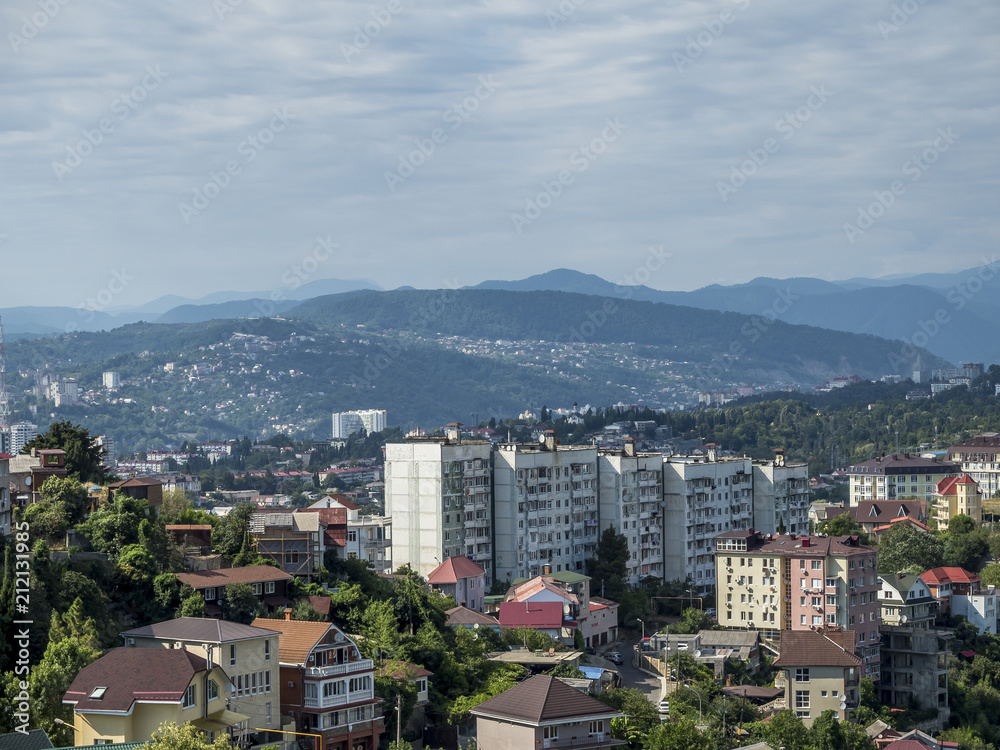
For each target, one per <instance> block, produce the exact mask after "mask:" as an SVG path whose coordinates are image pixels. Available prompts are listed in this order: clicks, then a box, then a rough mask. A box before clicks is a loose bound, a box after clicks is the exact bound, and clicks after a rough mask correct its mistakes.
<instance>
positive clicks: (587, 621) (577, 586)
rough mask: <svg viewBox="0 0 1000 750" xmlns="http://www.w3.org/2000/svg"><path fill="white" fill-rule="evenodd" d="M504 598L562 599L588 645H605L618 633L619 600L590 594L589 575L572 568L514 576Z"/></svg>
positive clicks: (564, 612)
mask: <svg viewBox="0 0 1000 750" xmlns="http://www.w3.org/2000/svg"><path fill="white" fill-rule="evenodd" d="M504 601H508V602H562V604H563V614H564V617H566V618H568V619H573V620H575V621H576V622H577V624H578V626H579V628H580V631H581V633H582V634H583V638H584V645H585V646H587V647H596V646H600V645H604V644H606V643H608V642H610V641H613V640H615V638H617V637H618V603H617V602H613V601H611V600H610V599H603V598H600V597H591V595H590V577H589V576H585V575H582V574H580V573H576V572H574V571H570V570H561V571H557V572H555V573H546V574H545V575H541V576H535V577H534V578H530V579H517V580H515V581H514V582H513V585H512V586H511V587H510V589H508V591H507V594H506V595H505V596H504ZM491 608H492V607H491ZM497 611H499V607H498V608H497Z"/></svg>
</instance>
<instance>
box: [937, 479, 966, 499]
mask: <svg viewBox="0 0 1000 750" xmlns="http://www.w3.org/2000/svg"><path fill="white" fill-rule="evenodd" d="M959 484H976V480H975V479H973V478H972V477H970V476H969V475H968V474H963V475H962V476H960V477H945V478H944V479H942V480H941V481H940V482H938V485H937V494H939V495H942V496H945V495H954V494H957V493H958V488H957V485H959Z"/></svg>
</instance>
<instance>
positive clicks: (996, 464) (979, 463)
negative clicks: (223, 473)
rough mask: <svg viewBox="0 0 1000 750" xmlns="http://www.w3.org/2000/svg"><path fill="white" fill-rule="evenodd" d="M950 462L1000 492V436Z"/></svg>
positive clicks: (972, 444) (989, 493) (986, 490)
mask: <svg viewBox="0 0 1000 750" xmlns="http://www.w3.org/2000/svg"><path fill="white" fill-rule="evenodd" d="M14 452H15V453H16V452H17V451H14ZM948 460H949V461H953V462H954V463H956V464H958V466H959V467H960V468H961V471H963V472H965V473H967V474H968V475H969V476H971V477H972V478H973V480H975V482H976V484H978V485H979V489H980V491H981V492H982V493H983V495H984V496H986V497H993V496H995V495H996V494H997V492H1000V435H997V434H996V433H995V432H993V433H986V434H984V435H978V436H977V437H974V438H972V440H967V441H965V442H964V443H959V444H958V445H953V446H951V447H950V448H949V449H948Z"/></svg>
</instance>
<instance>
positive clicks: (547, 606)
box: [499, 601, 580, 646]
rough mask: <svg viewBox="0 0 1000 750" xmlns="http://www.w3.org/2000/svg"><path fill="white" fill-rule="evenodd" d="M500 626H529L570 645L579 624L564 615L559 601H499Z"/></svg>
mask: <svg viewBox="0 0 1000 750" xmlns="http://www.w3.org/2000/svg"><path fill="white" fill-rule="evenodd" d="M499 620H500V627H501V628H530V629H531V630H537V631H538V632H539V633H542V634H543V635H547V636H548V637H549V638H552V639H554V640H557V641H559V642H560V643H562V644H563V645H566V646H572V645H573V643H574V640H575V638H576V631H577V630H578V629H579V627H580V625H579V623H578V622H577V621H576V620H573V619H571V618H570V617H568V616H566V614H565V613H564V611H563V607H562V605H561V604H560V603H559V602H546V601H538V602H527V601H526V602H501V603H500V617H499Z"/></svg>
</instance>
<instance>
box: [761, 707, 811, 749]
mask: <svg viewBox="0 0 1000 750" xmlns="http://www.w3.org/2000/svg"><path fill="white" fill-rule="evenodd" d="M750 731H751V734H753V735H754V736H757V737H760V738H761V739H763V740H764V741H765V742H766V743H767V744H768V745H770V746H771V747H773V748H779V747H784V748H785V750H808V748H809V731H808V730H807V729H806V726H805V724H803V723H802V719H800V718H799V717H797V716H796V715H795V714H794V713H793V712H792V711H791V709H788V708H786V709H785V710H784V711H780V712H778V713H776V714H775V715H774V716H772V717H771V721H769V722H766V723H764V722H760V723H758V724H756V725H754V728H752V729H751V730H750Z"/></svg>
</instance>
